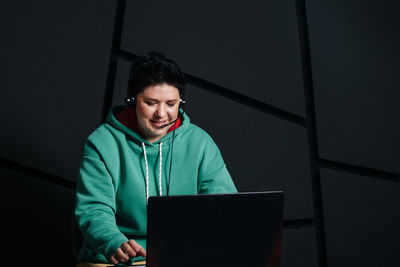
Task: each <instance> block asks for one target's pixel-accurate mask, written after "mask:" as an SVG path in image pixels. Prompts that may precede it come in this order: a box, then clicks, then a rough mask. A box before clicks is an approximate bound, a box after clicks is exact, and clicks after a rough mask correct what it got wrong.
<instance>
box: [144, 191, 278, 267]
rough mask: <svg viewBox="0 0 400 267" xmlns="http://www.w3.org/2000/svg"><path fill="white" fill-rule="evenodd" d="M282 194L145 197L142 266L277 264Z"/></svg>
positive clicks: (275, 266)
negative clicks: (145, 243) (147, 201)
mask: <svg viewBox="0 0 400 267" xmlns="http://www.w3.org/2000/svg"><path fill="white" fill-rule="evenodd" d="M282 212H283V193H282V192H276V191H275V192H259V193H237V194H217V195H189V196H166V197H150V198H149V204H148V226H147V227H148V228H147V266H148V267H179V266H191V267H205V266H229V267H235V266H241V267H243V266H266V267H278V266H279V264H280V256H281V240H282Z"/></svg>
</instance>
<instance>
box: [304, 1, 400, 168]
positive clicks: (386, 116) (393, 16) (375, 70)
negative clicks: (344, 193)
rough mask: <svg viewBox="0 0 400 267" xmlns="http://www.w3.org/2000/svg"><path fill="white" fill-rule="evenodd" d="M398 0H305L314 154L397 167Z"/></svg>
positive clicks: (399, 130)
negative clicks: (315, 141)
mask: <svg viewBox="0 0 400 267" xmlns="http://www.w3.org/2000/svg"><path fill="white" fill-rule="evenodd" d="M399 8H400V4H399V2H398V1H381V2H379V1H358V0H351V1H323V2H321V1H314V0H310V1H308V13H309V22H310V23H309V25H310V39H311V40H310V42H311V56H312V64H313V77H314V86H315V101H316V112H317V127H318V138H319V148H320V156H321V157H322V158H326V159H330V160H336V161H341V162H346V163H350V164H354V165H360V166H364V167H369V168H375V169H381V170H385V171H391V172H397V173H399V172H400V158H399V157H398V154H399V151H400V138H399V136H400V116H398V113H399V112H398V107H399V105H398V102H399V99H400V90H399V88H400V76H399V75H398V74H399V69H400V64H399V62H400V52H399V49H398V48H399V47H400V35H399V34H398V32H399V31H398V25H400V18H399V16H398V10H399Z"/></svg>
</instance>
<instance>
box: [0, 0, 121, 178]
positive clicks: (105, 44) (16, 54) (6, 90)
mask: <svg viewBox="0 0 400 267" xmlns="http://www.w3.org/2000/svg"><path fill="white" fill-rule="evenodd" d="M22 2H23V3H21V1H18V2H13V1H8V2H7V4H2V8H1V9H0V10H1V11H0V12H1V13H0V14H1V16H0V17H2V19H3V20H6V21H4V22H5V23H6V24H3V25H2V26H5V25H6V27H5V28H7V30H6V31H4V32H2V34H5V36H6V37H5V38H4V39H2V42H1V44H0V47H1V49H0V51H1V53H4V54H5V57H4V60H1V62H0V68H1V71H0V75H1V79H0V80H1V81H2V88H1V97H0V111H1V112H0V114H1V115H0V121H1V124H2V126H1V132H0V140H1V141H0V157H3V158H6V159H9V160H13V161H16V162H19V163H22V164H26V165H29V166H31V167H35V168H39V169H42V170H44V171H47V172H50V173H54V174H57V175H61V176H64V177H68V178H71V179H75V176H76V174H77V170H78V166H79V160H80V156H81V152H82V148H83V143H84V141H85V139H86V137H87V136H88V134H89V133H90V132H91V131H92V130H94V128H96V127H97V126H98V124H99V122H100V115H101V103H102V100H103V95H104V83H105V79H106V75H107V63H108V58H109V51H110V44H111V34H112V25H113V9H114V7H115V3H114V2H113V1H108V0H103V1H97V0H96V1H93V0H90V1H77V0H74V1H61V2H57V3H55V2H54V1H47V0H46V1H40V2H32V1H22ZM22 7H23V8H22ZM2 55H3V54H2ZM2 59H3V57H2Z"/></svg>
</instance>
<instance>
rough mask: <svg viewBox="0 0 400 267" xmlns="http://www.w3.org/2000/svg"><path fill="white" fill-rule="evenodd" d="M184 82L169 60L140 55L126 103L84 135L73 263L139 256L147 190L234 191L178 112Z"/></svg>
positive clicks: (214, 150) (204, 139)
mask: <svg viewBox="0 0 400 267" xmlns="http://www.w3.org/2000/svg"><path fill="white" fill-rule="evenodd" d="M184 88H185V80H184V74H183V72H182V70H181V69H180V67H179V66H178V65H177V64H176V63H175V62H173V61H172V60H170V59H168V58H166V57H165V56H164V55H162V54H160V53H157V52H149V53H145V54H144V55H142V56H141V58H140V59H139V61H138V62H137V63H136V64H135V65H134V66H133V68H132V71H131V74H130V78H129V83H128V98H127V103H128V104H127V105H125V106H117V107H114V108H113V109H112V110H111V112H110V114H109V116H108V118H107V121H106V123H104V124H102V125H101V126H100V127H99V128H97V129H96V130H95V131H94V132H93V133H92V134H91V135H90V136H89V138H88V140H87V141H86V143H85V146H84V151H83V157H82V162H81V167H80V175H79V178H78V184H77V191H76V208H75V215H76V219H77V222H78V225H79V228H80V230H81V232H82V234H83V237H84V240H83V244H82V249H81V251H80V253H79V256H78V260H79V261H80V262H91V263H113V264H117V263H125V262H128V261H129V260H132V259H133V258H134V257H146V251H145V249H146V231H147V229H146V227H147V211H146V207H147V199H148V198H149V196H155V195H158V196H165V195H187V194H210V193H234V192H237V191H236V188H235V185H234V183H233V181H232V179H231V176H230V175H229V172H228V170H227V169H226V167H225V163H224V161H223V159H222V156H221V153H220V151H219V149H218V147H217V146H216V144H215V143H214V142H213V140H212V139H211V138H210V136H209V135H208V134H207V133H206V132H205V131H203V130H202V129H200V128H199V127H197V126H195V125H193V124H192V123H190V120H189V117H188V116H187V115H186V113H184V111H183V103H184V101H183V99H182V95H183V91H184ZM166 219H168V218H166ZM195 230H196V229H193V231H195Z"/></svg>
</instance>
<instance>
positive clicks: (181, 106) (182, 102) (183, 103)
mask: <svg viewBox="0 0 400 267" xmlns="http://www.w3.org/2000/svg"><path fill="white" fill-rule="evenodd" d="M185 104H186V101H185V100H183V99H182V98H181V100H180V101H179V108H180V109H182V110H185Z"/></svg>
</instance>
